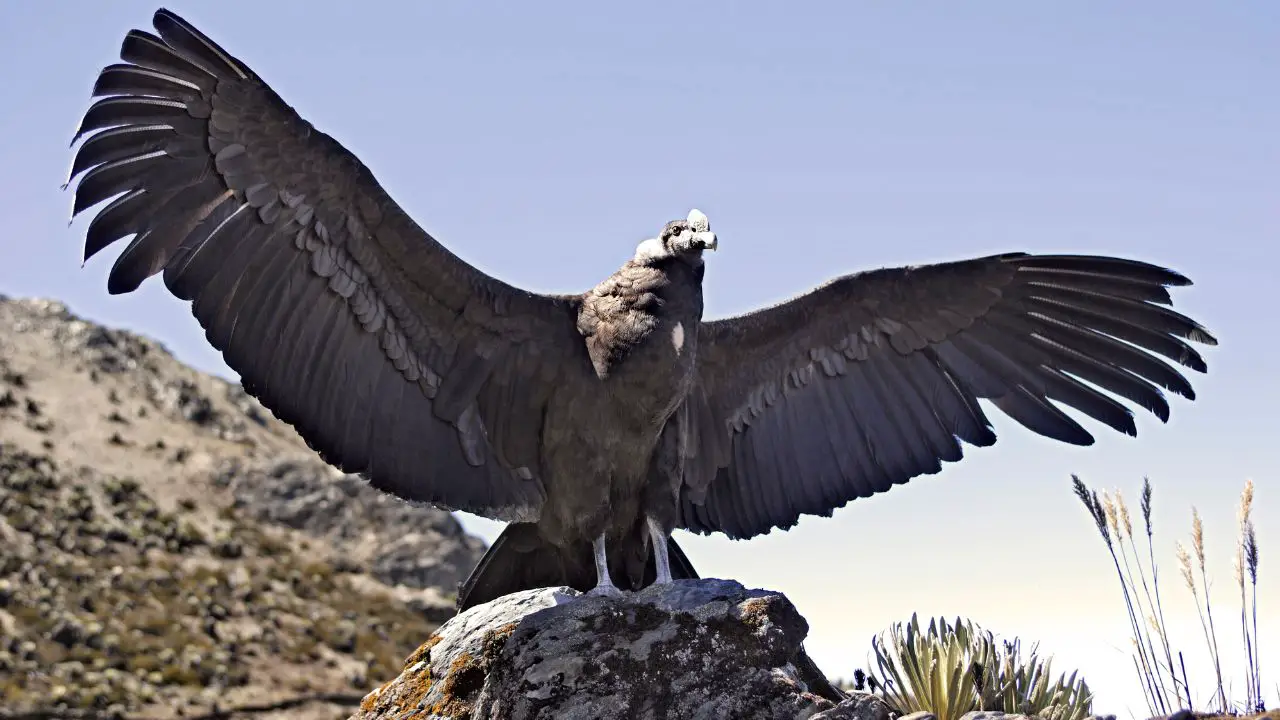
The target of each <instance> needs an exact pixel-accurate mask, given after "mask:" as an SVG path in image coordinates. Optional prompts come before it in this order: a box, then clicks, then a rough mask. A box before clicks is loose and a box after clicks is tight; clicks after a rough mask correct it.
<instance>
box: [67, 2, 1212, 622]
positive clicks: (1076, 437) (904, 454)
mask: <svg viewBox="0 0 1280 720" xmlns="http://www.w3.org/2000/svg"><path fill="white" fill-rule="evenodd" d="M153 25H154V29H155V33H151V32H144V31H141V30H134V31H131V32H129V33H128V34H127V35H126V36H125V39H124V42H123V45H122V48H121V52H120V57H121V59H122V60H123V61H124V62H123V63H119V64H113V65H109V66H107V67H106V68H105V69H104V70H103V71H102V72H101V74H100V75H99V77H98V81H97V83H96V84H95V85H94V90H93V93H94V96H95V97H98V98H99V99H98V100H97V101H96V102H94V103H93V104H92V105H91V107H90V108H89V109H88V110H87V111H86V113H85V116H84V119H83V121H82V123H81V127H80V129H79V131H78V132H77V133H76V138H77V139H80V138H82V137H83V138H84V142H83V143H82V144H81V145H80V146H79V149H78V150H77V152H76V154H75V159H74V161H73V164H72V170H71V175H72V180H75V179H76V178H77V177H78V178H79V179H78V181H77V183H76V187H75V202H74V212H75V213H80V212H82V211H84V210H86V209H87V208H90V207H92V206H95V205H98V204H99V203H104V201H109V202H106V204H104V205H103V206H102V208H101V209H100V210H99V211H98V212H97V213H96V214H95V217H94V218H93V220H92V222H91V223H90V224H89V227H88V230H87V231H86V236H85V244H84V256H85V258H86V260H87V259H88V258H90V257H92V256H94V255H95V254H97V253H98V252H101V251H102V250H103V249H105V248H106V247H108V246H110V245H112V244H113V243H116V242H117V241H119V240H121V239H124V238H129V242H128V244H127V245H126V246H125V249H124V250H123V251H122V252H121V253H120V255H119V256H118V257H117V258H116V261H115V265H114V266H113V267H112V269H111V272H110V276H109V279H108V291H109V292H111V293H124V292H130V291H132V290H134V289H136V288H137V287H138V286H139V285H140V284H141V283H142V282H143V281H144V280H146V279H147V278H148V277H151V276H152V275H156V274H160V275H162V277H163V279H164V283H165V285H166V286H167V287H168V288H169V289H170V291H171V292H172V293H173V294H174V295H175V296H177V297H179V298H182V299H185V300H189V301H191V307H192V312H193V314H194V315H195V317H196V319H197V320H198V321H199V322H200V324H201V326H202V327H203V328H204V329H205V332H206V335H207V338H208V341H209V342H210V343H211V344H212V345H213V346H214V347H216V348H218V349H219V350H220V351H221V352H222V353H223V355H224V357H225V358H226V361H227V363H228V365H230V366H231V367H232V368H234V369H235V370H236V371H237V372H239V373H240V375H241V377H242V382H243V383H244V385H245V387H246V389H247V390H248V391H249V392H251V393H252V394H253V395H254V396H255V397H257V398H259V399H260V400H261V401H262V403H263V404H264V405H265V406H266V407H268V408H269V409H271V411H272V412H274V413H275V414H276V415H277V416H278V417H279V418H281V419H282V420H284V421H285V422H287V423H290V424H292V425H293V426H294V427H296V428H297V430H298V432H299V433H300V434H301V436H302V437H303V438H304V439H305V440H306V441H307V443H308V444H309V445H310V446H311V447H312V448H313V449H315V450H316V451H317V452H318V453H319V454H320V455H321V456H322V457H323V458H324V459H325V460H326V461H328V462H330V463H332V464H333V465H335V466H337V467H339V468H341V469H343V470H345V471H348V472H353V473H360V474H362V475H364V476H365V477H366V478H367V479H368V480H369V482H371V483H372V484H373V485H374V486H375V487H378V488H380V489H382V490H384V491H386V492H389V493H392V494H395V495H397V496H399V497H401V498H404V499H406V500H409V501H413V502H422V503H429V504H433V505H436V506H438V507H442V508H449V509H457V510H466V511H469V512H473V513H477V514H480V515H484V516H488V517H492V518H497V519H501V520H507V521H510V522H511V524H510V525H509V526H508V528H507V529H506V530H505V531H504V532H503V534H502V536H501V537H500V538H499V540H498V541H497V542H496V543H495V544H494V545H493V547H492V548H490V550H489V552H488V553H487V554H486V555H485V557H484V559H483V560H482V561H481V562H480V564H479V565H478V567H477V568H476V570H475V571H474V572H473V573H472V576H471V578H470V579H469V580H468V581H467V583H466V585H465V586H464V587H463V589H462V592H461V593H460V607H467V606H469V605H474V604H476V603H478V602H482V601H485V600H488V599H491V598H493V597H496V596H498V595H502V594H505V593H508V592H511V591H514V590H518V589H521V588H526V587H537V586H547V585H553V584H568V585H572V586H574V587H578V588H580V589H583V590H587V589H590V588H593V587H596V588H598V590H597V592H606V593H607V592H613V591H614V589H613V583H615V582H616V583H617V584H618V585H620V586H622V587H624V588H637V587H640V586H643V585H645V584H648V583H650V582H655V581H662V582H665V581H667V580H668V579H669V578H671V577H674V578H689V577H696V573H695V572H694V570H693V568H692V566H691V565H690V563H689V562H688V560H687V558H686V557H685V556H684V554H683V553H682V552H681V551H680V549H679V548H678V547H676V546H675V545H674V543H669V540H668V535H669V533H670V532H671V530H672V529H674V528H685V529H688V530H691V531H694V532H700V533H708V532H722V533H725V534H726V535H728V536H730V537H733V538H749V537H753V536H755V535H758V534H761V533H765V532H768V531H769V530H771V529H773V528H788V527H790V526H792V525H794V524H795V522H796V521H797V520H798V519H799V517H800V516H801V515H804V514H810V515H830V514H831V513H832V511H833V510H834V509H836V508H838V507H841V506H843V505H844V504H846V503H847V502H849V501H850V500H853V499H855V498H860V497H867V496H869V495H872V494H873V493H878V492H883V491H885V490H888V489H889V488H891V487H892V486H894V485H896V484H901V483H904V482H907V481H908V480H909V479H911V478H913V477H916V476H918V475H921V474H928V473H936V472H938V471H939V470H940V469H941V467H942V463H943V462H954V461H957V460H959V459H960V458H961V457H962V454H963V449H962V446H963V444H965V443H967V444H970V445H977V446H987V445H991V444H993V443H994V442H995V440H996V438H995V434H994V432H993V430H992V428H991V425H990V423H989V422H988V419H987V417H986V415H985V414H984V411H983V409H982V406H981V405H980V404H979V402H978V401H979V399H986V400H989V401H990V402H991V403H992V404H993V405H994V406H995V407H996V408H998V409H999V410H1001V411H1002V412H1004V413H1006V414H1007V415H1009V416H1010V417H1012V418H1013V419H1015V420H1016V421H1017V422H1019V423H1020V424H1022V425H1024V426H1025V427H1027V428H1028V429H1030V430H1032V431H1033V432H1036V433H1039V434H1042V435H1044V436H1047V437H1051V438H1055V439H1057V440H1060V441H1062V442H1066V443H1072V444H1076V445H1088V444H1090V443H1092V442H1093V436H1092V435H1091V434H1090V432H1089V431H1088V430H1087V429H1085V428H1084V427H1083V426H1082V425H1081V424H1080V423H1079V422H1077V421H1076V420H1075V419H1073V418H1072V417H1071V416H1069V415H1067V414H1066V413H1065V412H1064V411H1063V410H1062V408H1061V407H1060V406H1068V407H1071V408H1074V409H1076V410H1078V411H1080V412H1081V413H1083V414H1084V415H1086V416H1088V417H1090V418H1092V419H1094V420H1097V421H1098V422H1099V423H1101V424H1102V425H1104V426H1108V427H1110V428H1112V429H1114V430H1116V431H1118V432H1121V433H1125V434H1128V435H1135V434H1136V427H1135V424H1134V419H1133V413H1132V411H1131V410H1130V409H1129V406H1127V405H1126V404H1125V402H1124V401H1128V402H1129V403H1131V404H1133V405H1136V406H1138V407H1141V408H1144V409H1145V410H1147V411H1149V412H1151V413H1152V414H1154V415H1155V416H1156V417H1158V418H1160V419H1161V420H1162V421H1164V420H1167V419H1168V417H1169V404H1168V401H1167V400H1166V398H1165V391H1168V392H1172V393H1174V394H1177V395H1181V396H1184V397H1186V398H1194V391H1193V390H1192V388H1191V385H1190V384H1189V383H1188V382H1187V380H1186V379H1185V377H1184V376H1183V375H1182V374H1181V373H1180V372H1179V371H1178V370H1177V369H1175V367H1174V366H1173V365H1171V364H1169V363H1167V362H1165V361H1164V360H1162V359H1161V358H1165V359H1167V360H1170V361H1172V362H1173V363H1176V364H1178V365H1182V366H1184V367H1187V368H1190V369H1192V370H1196V371H1199V372H1204V371H1205V364H1204V361H1203V360H1202V359H1201V357H1200V355H1199V354H1198V353H1197V352H1196V350H1195V349H1193V348H1192V346H1191V345H1190V344H1189V341H1190V342H1197V343H1202V344H1210V345H1212V344H1216V341H1215V340H1214V338H1213V337H1212V336H1211V335H1210V334H1209V333H1208V332H1207V331H1206V330H1205V329H1204V328H1202V327H1201V326H1200V325H1198V324H1196V323H1195V322H1194V321H1192V320H1190V319H1189V318H1187V317H1185V316H1183V315H1181V314H1179V313H1177V312H1175V311H1173V310H1172V309H1170V308H1169V307H1168V306H1169V305H1170V304H1171V300H1170V297H1169V293H1168V290H1167V288H1168V287H1171V286H1181V285H1187V284H1189V281H1188V280H1187V279H1186V278H1185V277H1183V276H1182V275H1179V274H1177V273H1175V272H1172V271H1170V270H1166V269H1163V268H1160V267H1156V266H1153V265H1149V264H1146V263H1142V262H1137V261H1132V260H1124V259H1119V258H1110V257H1097V256H1076V255H1029V254H1025V253H1006V254H1000V255H991V256H987V257H979V258H973V259H969V260H963V261H959V262H949V263H940V264H934V265H926V266H917V267H902V268H891V269H881V270H874V271H870V272H861V273H856V274H851V275H846V276H844V277H840V278H838V279H835V280H833V281H831V282H829V283H827V284H825V285H823V286H821V287H819V288H816V289H814V290H812V291H810V292H807V293H805V294H803V295H800V296H798V297H796V298H794V299H791V300H789V301H787V302H783V303H780V304H778V305H775V306H773V307H769V308H764V309H761V310H758V311H755V312H752V313H749V314H746V315H743V316H740V317H734V318H728V319H722V320H714V321H705V320H703V317H702V312H703V304H702V279H703V273H704V270H705V266H704V264H703V253H704V251H706V250H708V249H715V247H716V243H717V239H716V236H715V234H714V233H712V232H711V230H710V226H709V223H708V222H707V219H706V216H705V215H702V214H701V213H699V212H697V211H694V212H692V213H690V214H689V217H688V218H686V219H684V220H677V221H672V222H669V223H667V224H666V225H665V227H664V228H663V230H662V232H661V234H660V235H659V237H657V238H654V239H651V240H647V241H645V242H644V243H641V244H640V246H639V248H637V251H636V254H635V256H634V257H633V258H632V259H631V260H629V261H628V262H627V263H625V264H624V265H623V266H622V267H621V269H619V270H618V271H617V272H616V273H614V274H613V275H612V276H610V277H609V278H607V279H606V280H604V281H603V282H602V283H600V284H599V285H598V286H596V287H595V288H593V289H591V290H589V291H587V292H585V293H581V294H576V295H546V294H538V293H533V292H529V291H526V290H522V289H520V288H516V287H512V286H510V285H508V284H506V283H504V282H502V281H500V280H498V279H496V278H493V277H491V276H489V275H486V274H484V273H482V272H481V271H479V270H478V269H476V268H474V267H472V266H470V265H468V264H467V263H465V262H463V261H462V260H461V259H459V258H458V257H457V256H455V255H454V254H452V253H451V252H450V251H449V250H447V249H446V248H445V247H444V246H442V245H441V244H440V243H438V242H437V241H436V240H435V239H434V238H432V237H431V236H430V235H429V234H428V233H426V232H425V231H424V230H423V229H422V228H421V227H419V226H418V225H417V224H416V223H415V222H414V221H413V220H412V219H411V218H409V217H408V215H406V214H405V212H404V211H403V209H401V207H400V206H399V205H397V204H396V203H395V201H394V200H392V199H391V197H390V196H388V195H387V193H386V192H385V191H384V190H383V188H382V187H381V186H380V185H379V184H378V182H377V181H376V180H375V179H374V176H373V174H372V173H371V172H370V171H369V170H368V168H366V167H365V166H364V165H363V164H362V163H361V162H360V161H359V159H357V158H356V157H355V156H353V155H352V154H351V153H350V152H348V151H347V150H346V149H344V148H343V147H342V146H341V145H340V144H339V143H338V142H337V141H336V140H334V139H333V138H331V137H330V136H328V135H326V134H324V133H323V132H320V131H319V130H317V129H316V128H314V127H313V126H312V125H311V124H310V123H308V122H307V121H306V120H304V119H302V118H301V117H299V116H298V115H297V114H296V113H295V112H294V111H293V109H292V108H290V107H289V106H288V105H287V104H285V102H284V101H283V100H282V99H281V98H280V97H279V96H278V95H276V93H275V92H274V91H273V90H271V88H270V87H268V86H267V85H266V84H265V83H264V82H263V81H262V80H261V79H260V78H259V77H258V76H257V75H255V74H254V73H253V72H252V71H251V70H250V69H249V68H248V66H247V65H245V64H244V63H242V62H241V61H240V60H238V59H236V58H235V57H233V56H231V55H230V54H229V53H227V52H226V51H225V50H223V49H222V48H221V47H219V46H218V45H217V44H216V43H214V42H213V41H212V40H211V39H209V38H208V37H206V36H204V35H203V34H202V33H200V32H199V31H198V30H196V29H195V28H194V27H192V26H191V25H190V24H188V23H187V22H186V21H184V20H183V19H181V18H179V17H178V16H176V15H174V14H173V13H171V12H168V11H166V10H159V11H157V12H156V14H155V16H154V18H153ZM668 547H669V548H670V552H671V554H670V557H669V558H668Z"/></svg>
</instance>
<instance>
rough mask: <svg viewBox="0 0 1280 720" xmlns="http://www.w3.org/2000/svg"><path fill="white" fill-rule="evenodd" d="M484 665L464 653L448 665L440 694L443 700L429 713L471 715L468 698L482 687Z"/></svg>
mask: <svg viewBox="0 0 1280 720" xmlns="http://www.w3.org/2000/svg"><path fill="white" fill-rule="evenodd" d="M485 665H486V663H485V662H483V661H482V660H480V659H478V658H475V657H473V656H472V655H471V653H467V652H464V653H462V654H461V655H459V656H458V657H457V658H455V659H454V661H453V662H452V663H450V664H449V672H448V673H446V674H445V676H444V681H443V684H442V685H441V686H440V694H441V695H442V696H443V698H442V699H441V700H440V702H438V703H436V704H435V705H434V706H432V708H431V712H433V713H435V714H436V715H443V716H445V717H464V716H466V715H468V714H470V713H471V702H470V699H469V698H470V696H471V695H472V694H473V693H475V692H478V691H479V690H480V687H481V686H482V685H484V675H485Z"/></svg>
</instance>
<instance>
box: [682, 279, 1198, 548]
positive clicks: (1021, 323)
mask: <svg viewBox="0 0 1280 720" xmlns="http://www.w3.org/2000/svg"><path fill="white" fill-rule="evenodd" d="M1189 284H1190V281H1188V280H1187V279H1186V278H1184V277H1182V276H1181V275H1178V274H1177V273H1174V272H1171V271H1169V270H1165V269H1162V268H1159V267H1155V266H1152V265H1148V264H1144V263H1140V262H1134V261H1129V260H1121V259H1116V258H1108V257H1089V256H1067V255H1038V256H1037V255H1027V254H1023V253H1016V254H1005V255H996V256H991V257H984V258H976V259H972V260H966V261H961V262H951V263H943V264H937V265H927V266H923V267H908V268H894V269H884V270H876V271H872V272H865V273H858V274H854V275H848V276H845V277H842V278H839V279H837V280H835V281H833V282H830V283H828V284H826V285H824V286H822V287H820V288H817V289H815V290H814V291H812V292H810V293H808V294H805V295H803V296H800V297H798V298H795V299H793V300H790V301H788V302H785V303H782V304H780V305H777V306H774V307H771V308H767V309H763V310H760V311H757V312H753V313H750V314H747V315H744V316H741V317H736V318H731V319H727V320H718V321H714V322H707V323H704V324H703V325H702V328H701V332H700V335H699V339H698V356H699V387H698V388H696V389H695V391H694V396H693V401H694V403H695V405H694V406H693V409H694V411H695V413H697V416H698V417H699V418H700V419H699V421H698V432H699V435H700V436H699V441H698V443H697V448H696V449H695V450H694V451H693V452H694V453H701V454H702V455H701V456H699V457H692V458H690V459H689V463H688V468H689V469H688V470H687V472H686V480H685V486H684V487H683V490H682V513H683V518H682V521H683V525H684V527H686V528H688V529H690V530H693V531H696V532H710V531H721V532H724V533H726V534H728V535H729V536H731V537H735V538H745V537H751V536H753V535H757V534H759V533H763V532H768V531H769V530H770V529H772V528H774V527H781V528H786V527H790V526H792V525H794V524H795V523H796V521H797V520H798V519H799V517H800V515H802V514H813V515H830V514H831V512H832V511H833V510H834V509H836V508H838V507H841V506H843V505H844V504H846V503H847V502H849V501H850V500H853V499H855V498H859V497H867V496H870V495H872V494H873V493H877V492H882V491H884V490H888V489H889V488H890V487H892V486H893V485H895V484H901V483H905V482H907V481H908V480H910V479H911V478H913V477H916V476H918V475H922V474H932V473H936V472H938V471H939V470H940V469H941V461H943V460H947V461H956V460H959V459H960V458H961V454H962V451H961V445H960V441H961V440H963V441H965V442H967V443H971V444H973V445H979V446H985V445H991V444H992V443H994V442H995V439H996V438H995V434H994V432H993V431H992V429H991V425H990V423H989V421H988V419H987V418H986V416H985V415H984V413H983V411H982V409H981V407H980V406H979V404H978V399H979V398H985V399H988V400H990V401H991V402H992V403H993V404H994V405H995V406H996V407H997V408H999V409H1000V410H1001V411H1003V412H1005V413H1006V414H1008V415H1009V416H1011V417H1012V418H1013V419H1015V420H1016V421H1018V422H1019V423H1021V424H1022V425H1024V426H1025V427H1027V428H1029V429H1030V430H1032V431H1034V432H1036V433H1039V434H1041V435H1044V436H1047V437H1050V438H1054V439H1057V440H1061V441H1063V442H1066V443H1071V444H1075V445H1089V444H1091V443H1092V442H1093V436H1092V435H1090V434H1089V432H1088V431H1087V430H1085V429H1084V428H1083V427H1081V426H1080V424H1079V423H1077V422H1076V421H1075V420H1073V419H1072V418H1071V417H1070V416H1068V415H1067V414H1065V413H1064V412H1063V411H1062V410H1061V409H1059V408H1058V407H1056V406H1055V405H1054V404H1052V403H1050V402H1049V401H1050V400H1055V401H1058V402H1060V403H1063V404H1064V405H1066V406H1069V407H1072V408H1075V409H1076V410H1079V411H1081V412H1083V413H1085V414H1086V415H1089V416H1091V417H1093V418H1094V419H1096V420H1099V421H1100V422H1102V423H1104V424H1106V425H1108V426H1110V427H1112V428H1114V429H1116V430H1118V431H1120V432H1122V433H1126V434H1128V435H1136V433H1137V430H1136V428H1135V426H1134V420H1133V414H1132V413H1131V411H1130V410H1129V408H1128V407H1126V406H1125V405H1124V404H1122V403H1121V402H1119V401H1117V400H1116V399H1115V398H1113V397H1111V396H1110V395H1108V394H1104V393H1102V392H1099V391H1098V389H1096V388H1101V389H1103V390H1106V391H1108V392H1109V393H1112V394H1114V395H1115V396H1118V397H1119V398H1121V399H1124V400H1128V401H1130V402H1132V403H1134V404H1136V405H1138V406H1140V407H1143V408H1145V409H1147V410H1149V411H1150V412H1152V413H1154V414H1155V415H1156V416H1157V417H1159V418H1160V419H1161V420H1162V421H1163V420H1168V417H1169V405H1168V403H1167V402H1166V400H1165V397H1164V395H1163V393H1162V392H1161V390H1160V388H1164V389H1165V390H1169V391H1171V392H1174V393H1176V394H1178V395H1182V396H1184V397H1187V398H1194V396H1195V393H1194V391H1193V390H1192V388H1191V385H1190V384H1189V383H1188V382H1187V380H1186V379H1185V378H1184V377H1183V376H1182V375H1181V374H1180V373H1179V372H1178V371H1176V370H1175V369H1174V368H1173V367H1172V366H1170V365H1169V364H1167V363H1165V362H1163V361H1161V360H1160V359H1158V358H1157V357H1155V355H1157V354H1158V355H1162V356H1164V357H1166V358H1169V359H1171V360H1174V361H1175V362H1177V363H1180V364H1182V365H1184V366H1186V367H1189V368H1192V369H1194V370H1197V371H1200V372H1204V371H1205V364H1204V361H1203V360H1202V359H1201V358H1200V355H1199V354H1197V353H1196V351H1195V350H1194V349H1193V348H1192V347H1191V346H1190V345H1188V344H1187V343H1186V342H1185V341H1184V340H1192V341H1197V342H1201V343H1207V344H1217V341H1216V340H1215V339H1214V338H1213V337H1212V336H1211V335H1210V334H1209V333H1208V332H1207V331H1206V330H1205V329H1204V328H1202V327H1200V326H1199V325H1198V324H1196V323H1195V322H1193V321H1192V320H1190V319H1188V318H1186V317H1184V316H1182V315H1180V314H1178V313H1176V312H1174V311H1172V310H1171V309H1169V308H1168V307H1163V306H1166V305H1169V304H1170V302H1171V301H1170V298H1169V294H1168V291H1167V290H1166V286H1170V285H1189ZM1086 383H1088V384H1086ZM1091 385H1092V386H1096V388H1095V387H1091Z"/></svg>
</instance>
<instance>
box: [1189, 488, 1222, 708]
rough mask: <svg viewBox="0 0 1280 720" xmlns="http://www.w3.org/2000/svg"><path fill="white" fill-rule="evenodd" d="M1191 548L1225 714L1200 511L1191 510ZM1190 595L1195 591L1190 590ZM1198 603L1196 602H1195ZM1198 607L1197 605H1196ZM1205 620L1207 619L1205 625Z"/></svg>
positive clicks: (1220, 706)
mask: <svg viewBox="0 0 1280 720" xmlns="http://www.w3.org/2000/svg"><path fill="white" fill-rule="evenodd" d="M1191 546H1192V548H1193V549H1194V550H1195V553H1196V563H1197V565H1199V567H1200V580H1201V581H1202V582H1203V583H1204V612H1203V613H1202V614H1201V615H1200V623H1201V625H1202V626H1205V642H1207V643H1208V644H1209V658H1210V659H1211V660H1212V661H1213V672H1214V676H1215V677H1216V678H1217V681H1218V687H1217V690H1216V691H1215V692H1216V695H1217V698H1218V710H1219V711H1220V712H1224V713H1225V712H1227V710H1228V709H1229V708H1228V707H1227V692H1226V688H1225V687H1223V684H1222V661H1221V658H1220V655H1219V653H1218V632H1217V630H1215V629H1214V626H1213V605H1212V603H1210V601H1209V575H1208V573H1207V572H1206V571H1205V561H1204V557H1205V552H1204V523H1202V522H1201V521H1200V511H1199V510H1196V508H1195V507H1192V508H1191ZM1192 593H1193V594H1194V593H1195V590H1194V589H1192ZM1197 602H1198V601H1197ZM1197 607H1198V605H1197ZM1206 618H1207V619H1208V622H1207V625H1206Z"/></svg>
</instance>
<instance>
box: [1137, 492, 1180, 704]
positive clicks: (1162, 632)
mask: <svg viewBox="0 0 1280 720" xmlns="http://www.w3.org/2000/svg"><path fill="white" fill-rule="evenodd" d="M1151 497H1152V492H1151V477H1149V475H1143V478H1142V501H1140V502H1139V507H1140V509H1142V524H1143V528H1144V529H1146V530H1147V562H1149V564H1151V589H1149V591H1148V589H1147V577H1146V573H1143V570H1142V562H1138V577H1139V578H1140V579H1142V585H1143V589H1144V591H1146V592H1147V602H1148V605H1153V606H1155V610H1156V620H1157V621H1158V623H1157V628H1158V629H1157V633H1156V634H1157V635H1158V637H1160V646H1161V650H1164V651H1165V667H1167V669H1169V679H1170V682H1171V683H1172V685H1174V698H1172V702H1175V703H1176V702H1178V673H1176V671H1175V670H1174V648H1172V646H1171V644H1170V643H1169V630H1167V629H1166V625H1165V605H1164V602H1162V601H1161V598H1160V565H1157V564H1156V546H1155V542H1153V539H1152V534H1153V529H1152V524H1151V507H1152V503H1151ZM1137 555H1138V543H1137V542H1134V556H1137ZM1152 594H1155V602H1152V597H1151V596H1152ZM1183 692H1184V693H1185V694H1187V707H1188V708H1189V707H1190V706H1192V703H1190V688H1188V687H1187V685H1185V682H1184V684H1183ZM1170 707H1172V705H1170Z"/></svg>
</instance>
